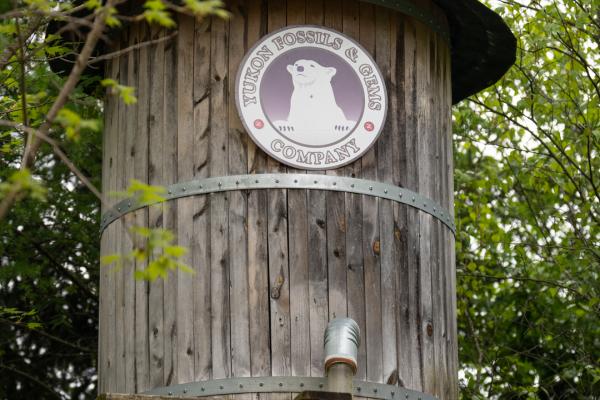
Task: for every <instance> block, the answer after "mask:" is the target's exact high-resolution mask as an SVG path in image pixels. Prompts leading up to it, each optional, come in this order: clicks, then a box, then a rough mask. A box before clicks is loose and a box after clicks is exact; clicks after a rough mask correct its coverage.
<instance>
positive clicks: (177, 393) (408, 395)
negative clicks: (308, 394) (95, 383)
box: [143, 376, 437, 400]
mask: <svg viewBox="0 0 600 400" xmlns="http://www.w3.org/2000/svg"><path fill="white" fill-rule="evenodd" d="M304 391H320V392H329V390H327V379H326V378H314V377H303V376H266V377H258V378H230V379H215V380H210V381H203V382H191V383H182V384H179V385H173V386H166V387H161V388H156V389H153V390H150V391H148V392H144V393H143V394H145V395H155V396H174V397H184V398H185V397H205V396H221V395H228V394H243V393H299V392H304ZM353 394H354V396H360V397H369V398H373V399H381V400H437V399H436V398H435V397H434V396H432V395H430V394H426V393H421V392H416V391H414V390H408V389H404V388H402V387H398V386H392V385H384V384H382V383H374V382H366V381H354V393H353Z"/></svg>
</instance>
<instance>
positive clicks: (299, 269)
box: [98, 0, 514, 400]
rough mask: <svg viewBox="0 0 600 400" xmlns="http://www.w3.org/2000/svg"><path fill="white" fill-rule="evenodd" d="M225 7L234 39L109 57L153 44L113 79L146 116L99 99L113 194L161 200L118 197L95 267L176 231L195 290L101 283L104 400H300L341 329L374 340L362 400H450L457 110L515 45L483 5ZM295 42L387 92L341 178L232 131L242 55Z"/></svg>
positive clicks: (124, 41) (164, 284)
mask: <svg viewBox="0 0 600 400" xmlns="http://www.w3.org/2000/svg"><path fill="white" fill-rule="evenodd" d="M228 7H229V9H230V10H231V12H232V14H233V15H232V18H231V19H230V20H222V19H219V18H213V19H205V20H195V19H194V18H192V17H189V16H185V15H178V16H177V23H178V27H177V30H178V33H177V34H176V35H173V34H172V31H167V30H161V29H157V28H154V27H148V25H146V24H145V23H144V24H143V23H133V24H129V25H126V26H124V27H123V28H122V29H121V30H120V31H119V32H118V34H117V36H116V37H115V40H114V41H113V44H112V45H111V47H110V48H109V49H107V51H109V52H113V51H117V50H120V49H125V48H127V47H129V46H132V45H134V44H136V43H140V42H145V41H149V40H154V41H155V42H154V44H152V45H149V46H142V47H139V48H136V49H135V50H133V51H128V52H125V53H124V54H123V55H121V56H120V57H117V58H114V59H112V60H110V61H108V62H107V63H106V65H105V76H106V77H108V78H112V79H115V80H117V81H118V82H119V83H121V84H123V85H128V86H135V87H136V88H137V89H136V90H137V97H138V102H137V104H135V105H130V106H128V105H125V104H123V102H121V101H119V99H118V98H117V97H116V96H108V97H107V98H106V103H105V104H106V108H105V114H106V118H105V131H104V150H103V151H104V157H103V159H104V163H103V177H102V180H103V189H104V192H105V193H110V192H115V191H123V190H124V189H126V187H127V186H128V185H129V182H130V180H131V179H134V178H135V179H138V180H140V181H142V182H147V183H149V184H152V185H163V186H165V187H166V188H167V189H168V194H167V198H168V200H167V201H166V202H164V203H162V204H160V205H158V206H153V207H137V206H136V205H135V204H133V205H132V204H130V203H129V202H128V200H125V201H121V202H120V203H118V204H116V203H117V202H118V200H114V199H111V198H109V199H108V202H109V203H110V204H114V207H113V208H111V209H105V210H103V220H102V229H103V231H102V239H101V253H102V254H103V255H107V254H114V253H128V252H130V251H131V250H132V248H133V246H143V243H132V241H131V239H130V236H129V235H128V234H127V233H126V232H125V224H126V223H127V224H135V225H138V226H147V227H151V228H157V227H161V228H166V229H170V230H172V231H173V232H174V233H175V234H176V235H177V240H178V243H179V244H180V245H182V246H185V247H187V248H188V249H189V252H188V253H187V255H186V256H184V258H183V260H182V261H183V262H185V263H186V264H187V265H189V266H191V267H192V268H193V269H194V271H195V274H194V275H190V274H189V273H185V272H181V271H179V272H176V273H172V274H171V275H170V276H169V278H168V279H167V280H164V281H163V280H160V279H159V280H156V281H154V282H151V283H147V282H145V281H140V280H136V279H134V273H135V270H136V269H143V268H144V267H145V266H144V265H135V266H131V267H128V266H125V267H124V268H122V269H120V270H113V269H110V268H104V269H103V270H102V273H101V281H100V316H99V321H100V326H99V330H100V337H99V363H98V372H99V392H100V393H125V394H133V393H144V392H151V393H155V394H161V395H164V396H167V397H169V396H181V397H193V396H216V395H223V394H227V395H231V396H233V397H240V398H243V399H249V398H250V397H251V396H252V397H260V396H267V397H272V398H276V399H279V398H281V399H290V396H291V393H297V392H303V391H304V390H308V389H311V390H312V389H314V390H318V389H319V385H321V384H322V383H320V382H322V381H321V380H320V379H322V378H321V377H323V374H324V370H323V332H324V330H325V327H326V326H327V323H328V321H329V320H330V319H332V318H334V317H345V316H348V317H351V318H352V319H354V320H355V321H356V322H357V323H358V326H359V328H360V331H361V337H362V343H361V346H360V348H359V351H358V369H357V372H356V376H355V379H356V380H357V381H356V382H357V383H355V388H354V394H355V395H356V396H361V397H371V398H379V399H394V398H403V399H404V398H414V399H417V398H422V399H423V400H424V399H429V398H432V396H434V397H435V398H438V399H456V398H457V397H458V359H457V358H458V354H457V327H456V298H455V292H456V289H455V286H456V277H455V261H454V260H455V255H454V243H455V239H454V234H455V232H454V230H455V226H454V222H453V219H452V215H453V212H452V210H453V164H452V129H451V128H452V127H451V106H452V104H453V102H456V101H458V100H460V99H461V98H463V97H465V96H467V95H469V94H472V93H474V92H476V91H478V90H480V89H482V88H483V87H486V86H488V85H490V84H492V83H493V82H495V81H496V80H497V79H498V78H499V77H500V76H501V75H502V74H503V73H504V71H505V70H506V68H508V66H509V65H510V64H511V62H512V57H513V56H514V42H513V39H514V38H513V37H512V35H511V34H510V32H509V31H508V30H507V28H506V27H505V26H504V24H503V23H502V21H501V20H500V18H499V17H498V16H496V15H495V14H494V13H492V12H491V11H490V10H488V9H487V8H485V7H484V6H483V5H481V4H479V3H478V2H477V1H474V0H461V1H442V0H440V1H433V0H419V1H384V0H380V1H351V0H347V1H342V0H287V1H276V0H236V1H231V2H228ZM290 25H312V26H320V27H326V28H329V29H333V30H335V31H338V32H341V33H343V34H345V35H347V36H348V37H350V38H352V39H354V40H355V41H356V42H358V43H360V44H361V45H362V47H363V48H364V50H365V51H366V52H368V53H369V54H370V55H371V56H372V57H373V59H374V60H375V62H376V64H377V66H378V67H379V70H380V71H381V74H382V76H383V78H384V81H385V82H384V83H385V87H386V88H387V89H386V90H387V98H388V103H387V104H388V108H387V118H386V122H385V126H384V127H383V129H382V131H381V134H380V136H379V138H378V139H377V141H376V142H375V144H374V145H373V147H371V148H370V149H369V150H368V151H367V152H366V153H365V154H363V155H362V157H360V158H358V159H357V160H355V161H354V162H352V163H350V164H348V165H345V166H342V167H340V168H336V169H328V170H310V171H307V170H303V169H295V168H292V167H290V166H286V165H284V164H282V163H280V162H278V161H277V160H276V159H274V158H272V157H270V156H269V155H267V154H266V153H265V152H264V151H263V150H261V149H260V148H259V147H258V146H257V145H255V143H254V142H253V140H251V139H250V137H249V136H248V134H247V132H246V129H245V128H244V125H243V124H242V122H241V121H240V117H239V115H238V111H237V109H236V102H235V101H236V100H235V84H236V74H237V71H238V68H239V66H240V63H241V62H242V59H243V57H244V55H245V54H246V53H247V52H248V51H249V50H250V49H251V48H252V47H253V46H254V44H255V43H256V42H257V41H259V40H260V38H261V37H263V36H264V35H266V34H268V33H270V32H273V31H275V30H278V29H281V28H284V27H286V26H290ZM161 38H163V39H164V40H157V39H161ZM453 94H454V96H453ZM268 377H291V378H286V379H283V378H268ZM303 377H309V378H306V379H305V380H304V381H303V380H302V378H303ZM310 377H312V378H310ZM254 378H256V379H254ZM221 379H225V380H221ZM181 384H183V385H181ZM186 384H187V385H186ZM261 384H262V385H261ZM321 387H322V386H321ZM257 392H258V393H259V394H252V395H250V394H248V393H257ZM264 392H267V394H266V395H265V394H263V393H264ZM417 392H422V393H421V394H419V393H417ZM401 396H404V397H401Z"/></svg>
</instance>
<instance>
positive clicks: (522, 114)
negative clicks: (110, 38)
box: [0, 0, 600, 399]
mask: <svg viewBox="0 0 600 400" xmlns="http://www.w3.org/2000/svg"><path fill="white" fill-rule="evenodd" d="M112 4H113V2H112V1H110V0H109V1H107V2H100V1H94V0H90V1H88V2H86V3H84V5H81V6H75V5H74V4H73V3H72V2H70V1H57V2H52V1H47V0H27V1H14V2H9V1H6V2H0V67H1V68H0V82H2V84H1V85H0V327H1V328H0V398H2V399H18V398H38V399H76V398H81V399H93V398H95V392H96V389H95V384H96V372H95V366H96V358H97V355H96V348H97V346H96V341H97V320H96V315H97V306H98V304H97V302H98V299H97V287H96V285H97V280H98V270H99V268H100V267H99V255H98V248H99V237H98V226H99V224H98V222H99V221H98V220H99V207H100V201H99V199H98V196H97V195H98V193H99V191H97V190H95V188H97V187H99V184H100V182H99V177H100V175H101V174H100V161H101V134H100V132H101V130H102V124H101V120H102V118H101V114H102V104H101V102H100V101H98V100H97V99H96V98H94V97H90V96H89V95H87V94H86V91H84V90H83V89H84V86H85V85H86V84H89V85H95V86H97V87H98V86H99V82H86V79H85V78H84V79H83V80H82V79H81V78H80V77H77V79H74V80H73V81H71V80H69V78H68V77H67V78H60V77H57V76H56V75H54V74H52V73H51V72H50V71H49V68H48V65H47V61H46V60H47V58H48V57H59V56H64V55H67V54H68V53H69V52H71V51H73V49H71V48H69V47H68V46H66V45H65V44H64V43H60V42H59V41H57V40H56V38H54V37H45V36H44V31H45V26H46V24H47V23H48V22H49V21H51V20H53V19H56V18H59V17H60V18H63V19H67V20H70V21H71V22H72V23H73V24H76V25H77V24H78V23H79V24H81V25H84V24H87V25H86V26H87V27H88V28H89V27H90V24H94V23H96V20H99V21H100V23H102V24H103V25H117V24H119V23H120V20H119V16H118V15H117V14H116V13H115V12H114V10H113V9H111V7H112ZM181 4H183V6H173V5H172V4H170V3H168V2H166V1H162V0H150V1H147V2H146V7H145V8H144V11H143V13H142V14H140V16H139V17H140V18H143V19H146V20H147V21H149V22H152V23H159V24H161V25H163V26H173V25H174V24H175V22H174V20H173V18H172V15H171V13H172V12H173V11H178V12H179V11H185V12H190V13H193V14H196V15H200V16H202V15H206V14H215V13H216V14H218V15H222V16H224V15H226V13H225V12H224V11H223V10H222V9H221V8H220V2H217V1H199V0H186V1H184V2H183V3H181ZM490 5H491V6H492V7H494V8H495V9H496V11H497V12H499V13H500V14H501V15H502V16H503V17H504V18H505V20H506V21H507V22H508V24H509V25H510V26H511V28H512V29H513V31H514V32H515V33H516V36H517V37H518V40H519V54H518V58H517V64H516V65H515V66H514V67H513V69H512V70H511V71H510V72H509V73H508V74H507V75H506V76H505V77H504V79H503V80H502V81H501V82H500V83H499V84H497V85H495V86H494V87H492V88H490V89H488V90H486V91H484V92H482V93H480V94H479V95H477V96H474V97H473V98H471V99H469V100H466V101H463V102H462V103H461V104H460V105H458V106H457V107H456V108H455V110H454V131H455V160H456V162H455V164H456V170H455V176H456V182H455V187H456V193H455V195H456V210H455V211H456V220H457V223H458V237H457V269H458V272H457V273H458V306H459V335H460V337H459V339H460V343H459V344H460V361H461V393H462V397H463V398H465V399H479V398H480V399H488V398H489V399H530V398H531V399H536V398H541V399H593V398H597V396H599V395H600V383H599V381H600V367H599V365H600V318H599V314H600V305H599V295H600V293H599V290H600V287H599V286H600V283H598V282H599V280H598V271H599V268H598V267H599V266H600V265H599V264H600V250H599V248H600V242H599V240H598V233H599V223H598V222H599V219H600V195H599V192H600V190H599V189H600V183H599V182H598V173H599V171H600V160H599V157H598V153H599V150H600V107H599V104H598V102H599V101H600V100H599V99H600V89H599V88H600V75H599V68H600V55H599V54H600V52H599V51H598V45H599V42H600V12H599V10H600V4H599V3H598V0H543V1H540V0H532V1H525V0H522V1H520V2H519V1H516V0H490ZM77 7H90V8H93V9H96V13H95V14H94V15H95V16H100V17H98V18H94V19H88V20H86V21H79V20H77V19H75V18H72V13H73V12H74V11H73V10H75V9H77ZM88 36H89V35H88ZM78 55H79V56H80V55H81V54H78ZM88 62H93V60H91V61H90V59H89V58H88V59H87V60H86V61H85V63H84V65H85V64H87V63H88ZM103 84H104V86H105V87H107V88H109V90H110V92H111V93H115V94H117V95H120V96H121V98H122V99H123V100H124V101H126V102H127V101H135V88H128V87H125V86H121V85H120V84H119V83H118V82H113V81H105V82H103ZM65 88H67V89H68V93H67V95H66V96H65ZM87 92H89V90H88V91H87ZM34 137H35V138H37V139H36V140H34ZM32 141H33V142H35V143H34V144H35V145H34V146H32ZM32 149H33V150H32ZM143 189H144V190H143V191H142V193H141V195H142V196H144V195H146V196H147V195H153V193H155V192H154V191H153V190H155V189H152V188H143ZM130 190H133V191H135V190H136V186H135V183H134V185H132V188H130ZM5 205H8V207H5ZM141 234H142V235H145V237H146V238H151V237H155V236H156V237H158V238H159V239H160V241H159V242H157V243H158V244H157V246H158V247H163V248H167V247H169V248H172V249H176V250H177V252H181V251H183V249H180V248H178V247H177V246H172V245H171V244H170V242H171V240H172V238H171V236H170V234H169V233H168V232H151V231H148V232H141ZM167 239H169V240H167ZM138 256H143V254H139V253H132V254H131V255H122V257H125V258H127V257H138ZM117 259H118V257H117V258H114V259H113V260H112V261H115V260H117ZM170 262H172V263H175V264H176V260H172V261H170ZM175 264H169V266H167V269H169V268H172V265H175ZM163 267H164V265H163ZM148 272H149V273H148V274H147V275H148V277H151V278H152V277H154V276H161V275H162V274H164V273H165V270H164V269H162V270H160V269H159V270H155V271H148ZM25 394H26V395H25Z"/></svg>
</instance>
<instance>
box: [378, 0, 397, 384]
mask: <svg viewBox="0 0 600 400" xmlns="http://www.w3.org/2000/svg"><path fill="white" fill-rule="evenodd" d="M375 29H376V31H375V37H376V40H375V49H376V61H377V64H378V65H379V68H380V70H381V73H382V75H383V79H384V80H385V85H386V87H387V88H388V99H389V100H388V103H389V106H388V110H389V109H391V108H392V107H391V106H390V105H391V103H393V102H394V100H395V98H396V96H397V92H396V91H390V88H392V87H393V85H392V81H391V63H392V54H391V52H392V43H391V26H390V13H389V11H388V10H387V9H385V8H383V7H377V8H376V12H375ZM388 116H390V117H392V116H391V115H390V114H389V112H388ZM393 128H394V124H393V121H392V118H387V119H386V122H385V126H384V129H383V132H382V134H381V136H380V137H379V139H378V141H377V145H376V146H377V168H378V170H377V179H378V180H379V181H380V182H386V183H391V184H393V183H394V179H393V165H392V162H393V159H392V157H393V155H392V148H393V147H392V136H394V135H397V134H398V133H397V132H396V131H395V130H394V129H393ZM393 214H394V212H393V207H392V202H391V201H389V200H382V199H381V200H380V201H379V216H378V217H379V229H380V252H381V258H380V260H381V283H380V285H381V333H382V335H381V337H382V349H383V358H382V365H383V370H382V371H383V379H384V381H383V382H393V381H395V380H396V379H397V378H396V375H397V373H398V365H397V355H396V353H397V350H396V272H397V268H396V265H397V254H396V252H395V250H396V247H395V246H394V220H393Z"/></svg>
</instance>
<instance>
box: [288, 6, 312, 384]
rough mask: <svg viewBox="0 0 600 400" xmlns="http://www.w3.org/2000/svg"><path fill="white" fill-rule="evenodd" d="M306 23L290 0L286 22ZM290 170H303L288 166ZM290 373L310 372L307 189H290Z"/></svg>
mask: <svg viewBox="0 0 600 400" xmlns="http://www.w3.org/2000/svg"><path fill="white" fill-rule="evenodd" d="M305 23H306V1H305V0H288V2H287V25H303V24H305ZM288 172H290V173H302V172H304V171H302V170H295V169H292V168H288ZM288 219H289V225H288V241H289V251H290V255H289V265H290V313H291V321H290V345H291V373H292V375H294V376H308V375H310V352H308V351H307V349H310V325H309V316H310V302H309V287H308V286H309V278H308V203H307V191H306V190H288Z"/></svg>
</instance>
